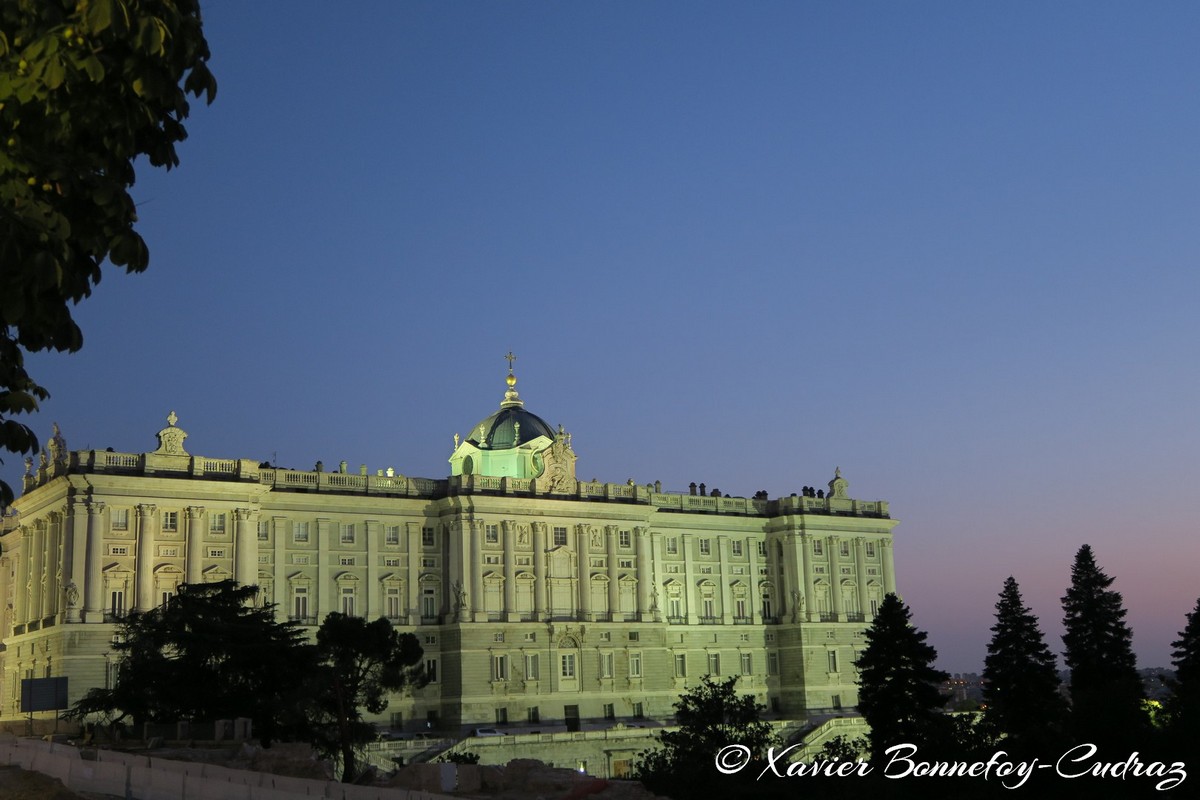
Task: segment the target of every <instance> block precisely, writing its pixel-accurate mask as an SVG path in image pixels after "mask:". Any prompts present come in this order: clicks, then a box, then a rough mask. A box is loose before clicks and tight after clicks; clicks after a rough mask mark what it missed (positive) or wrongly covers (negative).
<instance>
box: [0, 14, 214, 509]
mask: <svg viewBox="0 0 1200 800" xmlns="http://www.w3.org/2000/svg"><path fill="white" fill-rule="evenodd" d="M208 56H209V51H208V43H207V42H206V41H205V39H204V35H203V32H202V30H201V22H200V7H199V4H198V0H138V2H115V0H90V2H78V3H76V2H65V1H64V0H43V1H42V2H32V0H30V1H28V2H4V3H0V99H2V102H0V130H3V131H4V133H3V136H2V138H0V151H2V153H3V157H0V208H2V209H3V213H0V265H3V266H2V268H0V451H3V450H8V451H10V452H15V453H23V452H32V451H34V450H35V449H37V440H36V437H34V435H33V432H32V431H31V430H30V429H29V428H28V426H25V425H22V424H19V423H17V422H16V421H14V420H6V419H5V417H8V416H12V415H14V414H21V413H27V412H32V411H35V410H37V407H38V401H39V400H44V399H46V397H48V394H47V392H46V390H45V389H44V388H42V387H41V386H39V385H38V384H37V383H36V382H35V381H34V380H33V379H32V378H31V377H30V375H29V374H28V372H27V371H26V369H25V353H26V352H34V351H38V350H58V351H70V352H74V351H76V350H78V349H79V348H80V347H81V346H82V344H83V334H82V333H81V332H80V330H79V326H78V325H76V324H75V321H74V320H73V319H72V317H71V311H70V304H72V303H77V302H79V301H80V300H82V299H83V298H85V297H87V296H88V295H89V294H91V292H92V287H93V286H94V285H95V284H97V283H99V282H100V268H101V266H102V265H103V264H105V263H108V264H110V265H112V266H116V267H123V268H124V269H125V270H126V271H128V272H141V271H142V270H144V269H145V268H146V266H147V265H148V264H149V258H150V257H149V252H148V251H147V249H146V244H145V242H143V241H142V238H141V237H140V236H139V235H138V234H137V232H136V231H135V230H134V227H133V226H134V223H135V222H137V210H136V208H135V207H134V202H133V198H132V197H130V195H129V189H130V187H131V186H132V185H133V181H134V168H133V162H134V160H135V159H136V158H137V157H138V156H144V157H146V159H147V160H148V161H149V163H150V165H151V166H155V167H164V166H165V167H167V168H168V169H169V168H171V167H172V166H175V165H177V164H178V163H179V158H178V156H177V155H176V153H175V145H176V144H177V143H178V142H181V141H183V139H184V138H186V137H187V132H186V131H185V130H184V127H183V124H182V123H183V120H184V119H186V118H187V116H188V110H189V109H188V102H187V94H189V93H190V94H193V95H195V96H197V97H199V96H201V95H205V96H206V97H207V99H208V101H209V102H212V99H213V96H214V95H215V94H216V90H217V84H216V81H214V80H213V77H212V74H211V73H209V71H208V66H207V61H208ZM11 499H12V491H11V489H10V488H9V487H8V486H7V485H6V484H5V483H4V482H3V481H0V509H3V508H4V506H5V505H7V504H8V503H9V502H10V501H11Z"/></svg>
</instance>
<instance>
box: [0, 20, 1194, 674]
mask: <svg viewBox="0 0 1200 800" xmlns="http://www.w3.org/2000/svg"><path fill="white" fill-rule="evenodd" d="M204 9H205V15H206V32H207V35H208V39H209V43H210V46H211V48H212V51H213V58H212V61H211V66H212V69H213V72H214V73H215V74H216V76H217V79H218V82H219V84H220V90H219V94H218V97H217V101H216V103H215V104H214V105H213V106H211V107H203V106H202V105H197V106H196V107H195V108H194V109H193V115H192V117H191V119H190V121H189V122H188V129H189V131H190V133H191V138H190V139H189V140H188V141H187V142H185V143H184V144H183V145H182V146H181V147H180V156H181V158H182V165H181V167H180V168H179V169H177V170H174V171H172V172H171V173H169V174H168V173H163V172H154V171H152V170H151V169H150V168H149V166H148V165H146V164H144V163H143V164H142V165H141V168H140V169H139V182H138V184H137V186H136V187H135V196H136V198H137V200H138V202H139V204H140V206H139V209H140V211H139V213H140V215H141V220H142V221H141V231H142V233H143V235H144V236H145V238H146V240H147V242H148V244H149V246H150V251H151V268H150V270H149V271H148V272H147V273H146V274H145V275H142V276H137V277H127V276H124V275H121V274H120V273H118V272H115V271H111V270H110V271H109V272H108V273H106V276H105V278H104V280H103V282H102V284H101V285H100V286H99V287H98V289H97V291H96V294H95V296H94V297H93V298H92V299H90V300H88V301H86V302H85V303H84V304H82V305H81V306H80V307H79V308H78V318H79V320H80V322H81V324H82V327H83V329H84V334H85V342H86V343H85V347H84V349H83V351H81V352H80V353H79V354H76V355H73V356H58V355H53V356H37V357H34V358H33V359H32V360H31V363H32V366H33V368H34V370H35V377H38V378H40V379H41V380H42V382H43V383H44V384H45V385H46V386H47V387H49V388H50V390H51V391H52V393H53V395H54V396H53V398H52V399H51V400H50V401H48V402H47V403H45V404H44V406H43V409H44V410H43V413H42V414H41V415H40V416H39V417H37V418H35V420H34V424H35V426H36V427H37V429H38V431H39V434H40V435H42V436H43V438H44V437H45V436H48V434H49V427H50V422H51V421H53V420H57V421H58V422H59V423H60V424H61V425H62V427H63V431H64V434H65V435H66V437H67V440H68V443H69V444H70V446H71V447H73V448H82V447H84V446H88V445H90V446H93V447H106V446H112V447H114V448H115V449H117V450H125V451H141V450H146V449H152V447H153V442H154V439H153V434H154V432H155V431H156V430H157V429H158V428H160V427H161V426H162V419H163V418H164V417H165V415H166V413H167V412H168V411H169V410H171V409H174V410H176V412H177V413H178V414H179V418H180V423H179V424H180V426H181V427H183V428H185V429H186V430H187V431H188V432H189V433H190V434H191V437H190V438H189V440H188V446H189V449H190V450H191V451H192V452H194V453H199V454H204V455H212V456H219V457H247V458H256V459H270V458H272V457H273V455H274V457H276V458H277V459H278V463H280V464H281V465H286V466H293V467H297V468H311V466H312V464H313V463H314V462H315V461H316V460H318V459H322V460H324V461H325V463H326V464H332V463H336V462H337V461H339V460H341V459H343V458H344V459H346V460H347V461H349V462H350V463H351V464H353V465H357V464H360V463H366V464H368V465H369V467H370V468H371V469H372V470H374V469H376V468H381V467H387V466H394V467H395V468H396V469H397V470H398V471H400V472H402V473H405V474H410V475H424V476H431V477H439V476H443V475H445V474H446V473H447V472H448V465H447V463H446V458H447V457H448V456H449V453H450V448H451V444H452V436H453V434H454V433H456V432H458V433H466V431H467V429H468V428H469V427H470V426H471V425H472V423H474V422H476V421H478V420H479V419H480V418H482V417H484V416H486V415H487V414H488V413H490V412H491V410H493V409H494V408H495V407H496V404H497V403H498V401H499V399H500V397H501V394H502V392H503V388H504V386H503V380H502V379H503V375H504V371H505V367H506V364H505V362H504V361H503V359H502V356H503V354H504V353H505V352H507V351H508V350H509V349H512V350H513V351H515V352H516V353H517V355H518V361H517V365H516V366H517V374H518V376H519V378H520V384H519V386H518V388H519V389H520V390H521V394H522V396H523V397H524V398H525V400H526V402H527V407H528V408H529V409H530V410H532V411H534V412H535V413H538V414H540V415H541V416H543V417H545V418H546V419H547V420H548V421H549V422H551V423H552V424H558V423H559V422H561V423H563V424H564V425H565V426H566V427H567V428H568V429H569V430H570V431H572V433H573V435H574V444H575V449H576V451H577V452H578V453H579V457H580V459H579V471H580V475H581V477H587V478H590V477H593V476H594V477H597V478H600V479H601V480H612V481H624V480H625V479H627V478H634V479H636V480H637V481H639V482H650V481H654V480H661V481H662V482H663V484H664V486H666V487H669V488H672V489H685V488H686V486H687V484H688V483H689V482H690V481H696V482H701V481H703V482H705V483H707V484H708V486H709V487H714V486H715V487H718V488H720V489H721V490H722V491H723V492H726V493H731V494H739V495H751V494H753V493H754V492H755V491H757V490H759V489H766V490H768V491H769V492H770V493H771V494H772V495H779V494H787V493H790V492H793V491H799V489H800V487H801V486H804V485H817V486H823V485H824V484H825V483H826V482H827V481H828V480H829V479H830V478H831V477H832V474H833V469H834V467H835V466H839V465H840V466H841V467H842V470H843V472H844V474H845V476H846V477H847V478H848V479H849V481H850V493H851V494H852V495H854V496H856V497H860V498H864V499H885V500H889V501H890V502H891V508H892V512H893V515H894V516H896V517H897V518H898V519H900V520H901V524H900V525H899V526H898V527H897V528H896V560H897V572H898V584H899V587H900V589H901V592H902V594H903V596H904V598H905V600H906V601H907V602H908V603H909V604H910V605H911V606H912V608H913V611H914V618H915V621H916V623H917V624H918V626H920V627H922V628H924V629H926V630H928V631H929V632H930V636H931V641H932V643H933V644H934V645H935V646H936V647H937V648H938V649H939V651H940V653H941V665H942V666H943V667H945V668H947V669H950V670H952V671H961V670H977V669H979V668H980V666H981V664H982V659H983V655H984V648H985V645H986V642H987V639H988V638H989V633H988V630H987V628H988V626H990V625H991V621H992V613H993V607H994V604H995V602H996V599H997V595H998V593H999V591H1000V588H1001V586H1002V583H1003V581H1004V579H1005V578H1006V577H1007V576H1008V575H1010V574H1012V575H1014V576H1015V577H1016V578H1017V580H1018V581H1019V582H1020V584H1021V586H1022V589H1023V590H1024V593H1025V596H1026V601H1027V603H1029V604H1030V605H1031V606H1033V609H1034V611H1035V612H1036V613H1037V614H1038V615H1039V616H1040V617H1041V618H1042V622H1043V626H1044V628H1045V629H1046V631H1047V633H1048V634H1049V635H1050V644H1051V646H1052V648H1053V649H1055V650H1056V651H1059V650H1061V642H1060V641H1059V639H1058V635H1059V633H1060V632H1061V625H1060V619H1061V616H1062V613H1061V608H1060V605H1059V598H1060V597H1061V596H1062V594H1063V593H1064V591H1065V589H1066V586H1067V583H1068V580H1069V569H1070V564H1071V561H1072V558H1073V556H1074V553H1075V551H1076V550H1077V549H1078V547H1079V546H1080V545H1081V544H1083V543H1085V542H1088V543H1091V544H1092V546H1093V548H1094V549H1095V551H1096V555H1097V559H1098V561H1099V563H1100V564H1101V566H1102V567H1104V568H1105V569H1106V570H1107V571H1108V572H1109V573H1110V574H1111V575H1114V576H1115V577H1116V579H1117V582H1116V585H1115V588H1117V589H1119V590H1120V591H1122V592H1123V593H1124V595H1125V599H1126V603H1127V605H1128V608H1129V620H1130V622H1131V624H1132V626H1133V630H1134V645H1135V649H1136V650H1137V652H1138V654H1139V658H1140V661H1141V663H1142V665H1144V666H1155V665H1166V664H1167V662H1168V661H1169V642H1170V641H1171V640H1172V639H1173V638H1175V634H1176V632H1177V631H1179V630H1180V629H1181V628H1182V627H1183V625H1184V621H1185V620H1184V614H1185V613H1186V612H1188V611H1190V610H1192V608H1193V607H1194V606H1195V602H1196V596H1197V594H1200V588H1198V587H1200V584H1198V583H1197V581H1196V579H1195V568H1194V565H1195V564H1196V563H1198V562H1200V544H1198V540H1197V537H1196V535H1195V525H1194V522H1193V510H1192V505H1193V500H1192V498H1193V497H1194V496H1195V493H1196V486H1197V485H1198V484H1200V468H1198V464H1197V458H1196V453H1197V452H1198V445H1200V442H1198V439H1200V437H1198V435H1197V425H1196V422H1195V420H1196V409H1197V408H1198V407H1200V404H1198V402H1197V401H1198V399H1200V397H1198V395H1200V380H1198V371H1197V365H1196V358H1195V346H1196V342H1197V340H1198V337H1197V333H1198V331H1197V327H1198V323H1197V315H1196V306H1197V295H1198V291H1197V290H1198V289H1200V272H1198V271H1197V270H1196V269H1195V262H1196V255H1197V253H1198V252H1200V226H1198V225H1197V221H1198V220H1197V215H1198V212H1200V191H1198V188H1200V183H1198V175H1200V149H1198V148H1197V147H1196V142H1197V141H1200V111H1198V110H1197V109H1198V108H1200V104H1198V103H1197V92H1198V89H1200V49H1197V48H1196V46H1195V42H1196V40H1197V35H1198V34H1200V8H1197V7H1196V6H1194V5H1192V4H1184V3H1159V4H1152V5H1147V4H1133V3H1098V2H1088V3H1083V2H1075V3H1053V4H1047V3H1005V4H984V3H950V2H946V3H920V4H916V3H911V4H893V3H853V4H850V3H832V2H824V3H816V2H808V3H768V2H758V3H753V4H743V3H697V2H688V3H665V2H655V3H632V2H608V3H525V2H522V3H383V2H378V3H367V2H360V3H350V4H339V5H336V6H334V5H331V4H329V3H316V2H307V3H306V2H296V3H288V4H282V3H244V2H234V1H233V0H208V2H206V3H205V4H204ZM6 461H7V463H6V464H5V466H4V468H3V469H4V475H5V477H7V478H8V479H9V480H14V479H16V478H18V477H19V474H20V469H19V465H17V464H15V461H16V459H6Z"/></svg>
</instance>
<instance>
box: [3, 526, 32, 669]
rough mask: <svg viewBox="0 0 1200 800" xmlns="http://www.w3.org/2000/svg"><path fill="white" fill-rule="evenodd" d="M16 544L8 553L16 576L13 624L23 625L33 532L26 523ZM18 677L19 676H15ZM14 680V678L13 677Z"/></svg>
mask: <svg viewBox="0 0 1200 800" xmlns="http://www.w3.org/2000/svg"><path fill="white" fill-rule="evenodd" d="M17 536H18V537H19V538H18V544H17V547H19V548H20V549H19V550H17V551H16V552H14V553H10V554H9V555H10V556H11V557H12V558H13V559H15V560H14V562H13V563H14V564H15V566H16V568H17V569H16V573H17V574H16V576H15V579H14V583H13V588H12V594H13V617H12V619H13V624H14V625H24V624H25V623H26V622H27V621H28V619H27V616H26V614H27V609H26V603H27V602H28V600H29V593H28V591H27V589H26V587H27V586H28V584H29V568H30V567H31V566H32V565H33V559H32V557H31V556H30V554H29V548H30V547H31V545H32V543H33V534H32V533H31V532H30V530H29V526H28V525H22V526H21V528H20V533H19V534H17ZM17 677H18V678H19V677H21V676H19V675H18V676H17ZM14 680H16V679H15V678H14Z"/></svg>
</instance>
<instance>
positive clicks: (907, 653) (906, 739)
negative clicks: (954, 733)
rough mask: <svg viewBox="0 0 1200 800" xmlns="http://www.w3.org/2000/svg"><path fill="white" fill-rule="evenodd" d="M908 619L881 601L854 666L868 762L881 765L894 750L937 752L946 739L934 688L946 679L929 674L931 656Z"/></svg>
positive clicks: (894, 600)
mask: <svg viewBox="0 0 1200 800" xmlns="http://www.w3.org/2000/svg"><path fill="white" fill-rule="evenodd" d="M911 616H912V614H911V612H910V611H909V610H908V607H907V606H906V605H904V603H903V602H901V600H900V598H899V597H897V596H896V595H894V594H889V595H887V596H886V597H885V598H884V599H883V603H882V604H881V605H880V606H879V611H878V613H877V614H876V615H875V621H874V622H873V623H872V624H871V627H870V628H869V629H868V630H867V636H866V638H867V646H866V648H865V649H864V650H863V651H862V654H861V655H860V656H859V657H858V660H857V661H856V662H855V663H854V666H856V667H857V668H858V670H859V689H858V710H859V712H860V713H861V714H862V715H863V718H864V719H866V721H867V723H868V724H869V725H870V726H871V734H870V737H869V739H870V743H871V757H872V760H874V761H876V762H878V761H881V760H883V759H884V758H885V757H884V755H883V752H884V750H886V749H887V748H888V747H891V746H892V745H894V744H913V745H916V746H917V747H919V748H922V749H930V748H937V747H940V746H941V745H942V744H943V743H944V742H945V741H946V739H947V738H948V737H949V733H950V732H949V724H948V722H947V717H946V716H945V715H944V714H942V713H941V708H942V705H943V704H944V703H945V702H946V700H947V698H946V696H944V695H943V694H942V693H941V692H940V691H939V690H938V686H939V685H940V684H942V683H943V682H944V681H946V680H948V679H949V677H950V676H949V675H948V674H947V673H945V672H942V671H941V670H938V669H934V667H933V666H932V665H933V662H934V660H935V659H936V658H937V651H936V650H935V649H934V648H933V647H932V646H931V645H928V644H926V643H925V640H926V639H927V638H928V636H929V635H928V634H927V633H925V632H924V631H920V630H917V629H916V628H915V627H913V625H912V623H911V622H910V621H909V620H910V618H911Z"/></svg>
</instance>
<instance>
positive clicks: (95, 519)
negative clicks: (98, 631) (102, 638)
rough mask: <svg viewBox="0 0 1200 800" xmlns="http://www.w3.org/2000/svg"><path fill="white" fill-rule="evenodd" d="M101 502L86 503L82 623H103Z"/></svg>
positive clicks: (103, 515)
mask: <svg viewBox="0 0 1200 800" xmlns="http://www.w3.org/2000/svg"><path fill="white" fill-rule="evenodd" d="M104 512H105V507H104V503H103V501H100V500H93V501H92V502H90V503H88V521H87V568H86V569H87V580H86V582H85V584H84V590H83V604H84V614H83V621H84V622H103V621H104V528H105V524H104V523H105V522H106V521H107V517H106V515H105V513H104Z"/></svg>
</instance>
